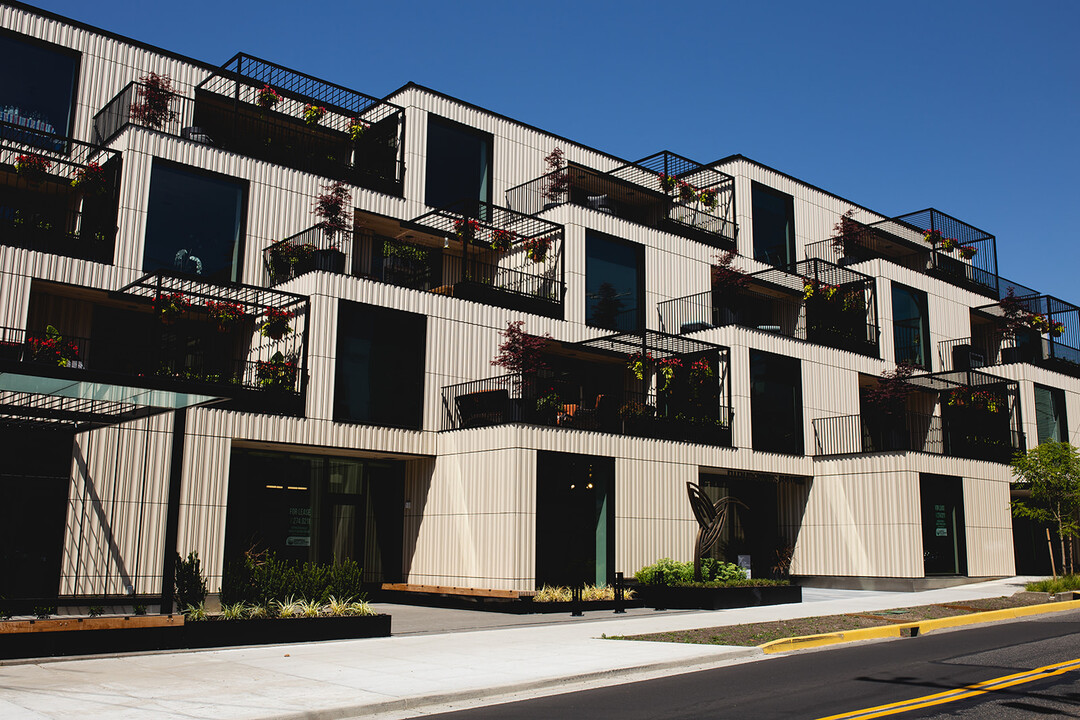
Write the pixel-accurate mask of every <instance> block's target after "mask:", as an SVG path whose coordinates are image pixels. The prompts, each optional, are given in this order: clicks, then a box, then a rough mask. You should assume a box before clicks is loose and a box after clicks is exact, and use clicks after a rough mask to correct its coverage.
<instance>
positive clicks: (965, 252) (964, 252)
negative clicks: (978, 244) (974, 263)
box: [960, 245, 979, 260]
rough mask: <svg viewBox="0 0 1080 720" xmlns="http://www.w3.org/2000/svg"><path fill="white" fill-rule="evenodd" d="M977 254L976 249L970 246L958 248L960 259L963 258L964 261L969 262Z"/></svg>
mask: <svg viewBox="0 0 1080 720" xmlns="http://www.w3.org/2000/svg"><path fill="white" fill-rule="evenodd" d="M978 252H979V251H978V249H976V248H975V247H972V246H971V245H961V246H960V257H962V258H964V259H965V260H970V259H971V258H973V257H975V255H976V254H977V253H978Z"/></svg>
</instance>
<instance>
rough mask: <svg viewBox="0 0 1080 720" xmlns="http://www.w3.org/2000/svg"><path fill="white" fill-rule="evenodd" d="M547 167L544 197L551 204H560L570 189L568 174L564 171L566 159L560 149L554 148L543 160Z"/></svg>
mask: <svg viewBox="0 0 1080 720" xmlns="http://www.w3.org/2000/svg"><path fill="white" fill-rule="evenodd" d="M544 162H545V163H547V166H548V183H547V187H546V188H545V189H544V197H545V198H547V199H548V200H550V201H552V202H561V201H562V200H563V199H564V198H563V196H564V195H565V194H566V191H567V190H568V189H569V188H570V173H569V172H568V171H567V170H566V158H565V157H564V156H563V151H562V148H555V149H554V150H552V151H551V152H550V153H549V154H548V155H547V156H546V157H545V158H544Z"/></svg>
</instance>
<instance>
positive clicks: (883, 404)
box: [863, 363, 915, 416]
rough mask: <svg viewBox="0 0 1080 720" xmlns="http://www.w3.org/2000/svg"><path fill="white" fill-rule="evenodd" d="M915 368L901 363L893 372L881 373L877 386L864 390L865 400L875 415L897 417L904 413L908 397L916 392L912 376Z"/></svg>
mask: <svg viewBox="0 0 1080 720" xmlns="http://www.w3.org/2000/svg"><path fill="white" fill-rule="evenodd" d="M914 374H915V366H914V365H912V364H910V363H900V364H898V365H897V366H896V367H895V368H893V369H892V370H886V371H885V372H883V373H881V377H880V378H878V381H877V384H876V385H872V386H870V387H868V388H866V389H865V390H863V399H864V400H865V401H866V404H867V405H868V406H869V408H868V409H869V410H870V412H871V413H874V414H881V415H888V416H896V415H899V414H901V413H902V412H903V411H904V406H905V405H906V404H907V399H908V396H910V395H911V393H913V392H914V391H915V386H914V385H912V384H911V382H910V380H911V376H912V375H914Z"/></svg>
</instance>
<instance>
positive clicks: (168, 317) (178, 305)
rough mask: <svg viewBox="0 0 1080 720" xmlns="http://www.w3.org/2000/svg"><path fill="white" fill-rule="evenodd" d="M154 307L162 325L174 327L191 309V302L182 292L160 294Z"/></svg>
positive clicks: (155, 299)
mask: <svg viewBox="0 0 1080 720" xmlns="http://www.w3.org/2000/svg"><path fill="white" fill-rule="evenodd" d="M153 307H154V312H155V313H157V316H158V319H159V320H161V324H162V325H172V324H173V323H175V322H176V321H177V320H179V319H180V316H181V315H183V313H184V312H185V311H186V310H188V309H189V308H190V307H191V301H189V300H188V299H187V296H186V295H184V293H181V292H174V293H167V294H159V295H158V296H157V297H155V298H154V305H153Z"/></svg>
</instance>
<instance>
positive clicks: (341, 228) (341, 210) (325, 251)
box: [314, 180, 352, 275]
mask: <svg viewBox="0 0 1080 720" xmlns="http://www.w3.org/2000/svg"><path fill="white" fill-rule="evenodd" d="M322 190H323V192H322V194H321V195H319V196H317V197H316V198H315V209H314V213H315V215H316V217H319V218H321V220H319V222H318V223H316V226H317V227H321V228H322V229H323V232H324V233H325V234H326V239H327V243H328V247H326V248H320V249H317V250H316V251H315V269H317V270H325V271H327V272H332V273H338V274H339V275H340V274H343V273H344V272H345V253H343V252H342V251H341V249H340V248H339V247H338V242H337V240H338V237H339V236H340V237H343V238H347V237H348V234H349V232H350V231H351V230H352V217H351V215H350V211H349V205H350V198H349V189H348V188H347V187H346V186H345V183H343V182H341V181H340V180H339V181H337V182H333V183H331V184H329V185H324V186H323V188H322Z"/></svg>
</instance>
